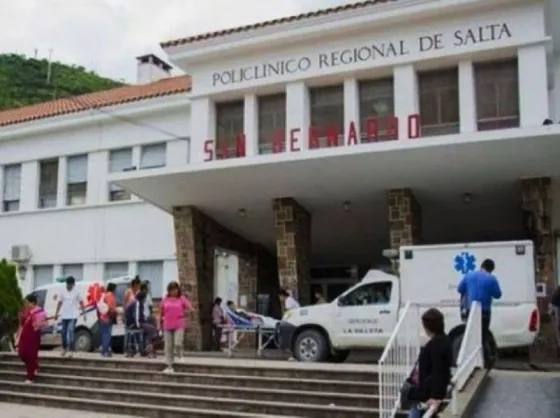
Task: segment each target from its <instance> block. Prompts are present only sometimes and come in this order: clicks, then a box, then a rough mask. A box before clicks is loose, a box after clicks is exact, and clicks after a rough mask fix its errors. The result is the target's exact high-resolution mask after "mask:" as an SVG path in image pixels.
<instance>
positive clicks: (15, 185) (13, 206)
mask: <svg viewBox="0 0 560 418" xmlns="http://www.w3.org/2000/svg"><path fill="white" fill-rule="evenodd" d="M3 193H4V195H3V196H2V210H3V211H4V212H17V211H18V210H19V198H20V193H21V164H14V165H7V166H5V167H4V192H3Z"/></svg>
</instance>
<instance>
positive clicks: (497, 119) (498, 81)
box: [474, 59, 519, 131]
mask: <svg viewBox="0 0 560 418" xmlns="http://www.w3.org/2000/svg"><path fill="white" fill-rule="evenodd" d="M474 74H475V81H476V111H477V121H478V130H479V131H488V130H492V129H507V128H517V127H519V85H518V69H517V59H514V60H508V61H498V62H486V63H481V64H476V65H475V67H474Z"/></svg>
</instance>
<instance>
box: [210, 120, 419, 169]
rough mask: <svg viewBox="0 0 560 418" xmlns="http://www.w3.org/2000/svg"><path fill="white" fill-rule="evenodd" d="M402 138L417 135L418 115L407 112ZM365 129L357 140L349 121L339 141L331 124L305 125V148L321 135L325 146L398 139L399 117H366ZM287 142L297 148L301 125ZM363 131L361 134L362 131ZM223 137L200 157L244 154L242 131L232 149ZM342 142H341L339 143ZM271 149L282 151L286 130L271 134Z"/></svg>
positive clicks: (314, 146)
mask: <svg viewBox="0 0 560 418" xmlns="http://www.w3.org/2000/svg"><path fill="white" fill-rule="evenodd" d="M407 122H408V123H407V133H406V138H408V139H417V138H420V115H418V114H414V115H409V116H408V120H407ZM365 130H366V132H365V133H363V134H362V138H363V139H364V140H362V141H360V139H359V138H358V132H357V130H356V124H355V123H354V122H350V124H349V126H348V130H347V134H346V135H345V139H346V140H345V141H340V140H339V136H340V129H339V128H338V127H337V126H335V125H332V126H327V127H326V128H319V127H313V126H312V127H309V139H308V148H309V149H310V150H312V149H319V148H324V147H321V146H320V139H323V138H325V139H326V143H327V147H329V148H330V147H339V146H353V145H359V144H362V143H372V142H378V141H387V140H398V139H399V138H400V135H399V118H398V117H396V116H387V117H381V118H380V117H370V118H368V119H367V121H366V129H365ZM289 134H290V135H289V138H288V146H289V150H290V151H291V152H299V151H301V148H300V146H299V143H300V134H301V128H294V129H291V130H290V131H289ZM364 134H365V135H364ZM226 139H229V138H224V140H223V141H220V142H221V143H222V144H221V146H220V147H219V148H218V149H216V147H215V141H214V140H213V139H209V140H206V141H205V142H204V155H205V159H204V161H212V160H215V159H220V160H221V159H226V158H242V157H245V156H246V141H245V134H244V133H240V134H238V135H236V137H235V147H234V148H233V149H232V147H231V141H228V140H226ZM341 142H342V143H341ZM271 145H272V153H274V154H278V153H282V152H285V151H286V131H284V130H282V129H279V130H277V131H275V132H274V133H273V134H272V144H271Z"/></svg>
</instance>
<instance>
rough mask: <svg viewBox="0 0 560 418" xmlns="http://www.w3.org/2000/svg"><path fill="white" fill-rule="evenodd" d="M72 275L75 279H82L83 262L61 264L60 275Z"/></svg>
mask: <svg viewBox="0 0 560 418" xmlns="http://www.w3.org/2000/svg"><path fill="white" fill-rule="evenodd" d="M69 276H72V277H74V279H76V281H80V280H83V279H84V265H83V264H64V265H63V266H62V277H69Z"/></svg>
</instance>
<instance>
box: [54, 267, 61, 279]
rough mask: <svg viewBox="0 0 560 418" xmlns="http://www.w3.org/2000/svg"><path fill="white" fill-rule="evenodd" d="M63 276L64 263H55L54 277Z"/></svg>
mask: <svg viewBox="0 0 560 418" xmlns="http://www.w3.org/2000/svg"><path fill="white" fill-rule="evenodd" d="M60 277H62V264H55V265H53V279H58V278H60Z"/></svg>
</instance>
